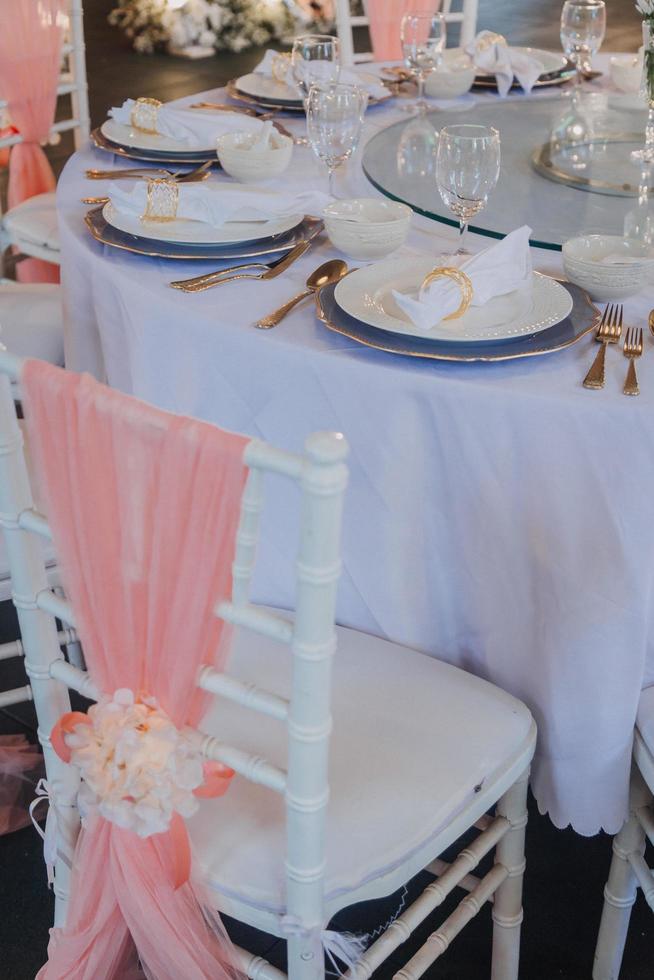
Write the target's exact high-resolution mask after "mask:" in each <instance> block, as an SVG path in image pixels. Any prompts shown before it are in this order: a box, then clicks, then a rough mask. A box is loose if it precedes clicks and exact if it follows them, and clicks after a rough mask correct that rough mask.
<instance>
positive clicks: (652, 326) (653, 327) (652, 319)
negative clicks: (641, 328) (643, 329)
mask: <svg viewBox="0 0 654 980" xmlns="http://www.w3.org/2000/svg"><path fill="white" fill-rule="evenodd" d="M647 322H648V324H649V332H650V333H651V335H652V337H654V310H652V311H651V312H650V315H649V318H648V320H647Z"/></svg>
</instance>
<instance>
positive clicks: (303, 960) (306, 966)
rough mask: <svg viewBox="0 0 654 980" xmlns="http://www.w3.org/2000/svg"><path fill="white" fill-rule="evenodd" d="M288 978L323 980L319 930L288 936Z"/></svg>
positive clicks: (323, 953) (322, 954)
mask: <svg viewBox="0 0 654 980" xmlns="http://www.w3.org/2000/svg"><path fill="white" fill-rule="evenodd" d="M287 951H288V980H325V952H324V949H323V945H322V939H321V937H320V931H319V930H316V931H315V932H313V933H312V934H300V935H297V936H292V935H291V936H289V937H288V940H287Z"/></svg>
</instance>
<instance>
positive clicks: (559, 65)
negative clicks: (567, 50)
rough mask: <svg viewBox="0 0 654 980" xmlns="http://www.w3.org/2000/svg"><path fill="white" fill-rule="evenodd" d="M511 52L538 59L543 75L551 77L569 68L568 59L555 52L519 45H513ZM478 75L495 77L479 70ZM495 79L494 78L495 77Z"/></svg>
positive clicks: (490, 73) (491, 73)
mask: <svg viewBox="0 0 654 980" xmlns="http://www.w3.org/2000/svg"><path fill="white" fill-rule="evenodd" d="M511 50H512V51H515V52H516V54H525V55H527V56H528V57H530V58H536V60H537V61H540V62H541V64H542V66H543V75H551V74H553V73H554V72H555V71H563V70H564V69H565V68H567V67H568V59H567V58H566V57H565V55H563V54H558V53H557V52H555V51H544V50H543V49H542V48H522V47H519V46H518V45H515V46H514V45H511ZM477 75H479V76H483V75H488V76H493V72H489V71H481V70H480V69H478V70H477ZM493 77H494V76H493Z"/></svg>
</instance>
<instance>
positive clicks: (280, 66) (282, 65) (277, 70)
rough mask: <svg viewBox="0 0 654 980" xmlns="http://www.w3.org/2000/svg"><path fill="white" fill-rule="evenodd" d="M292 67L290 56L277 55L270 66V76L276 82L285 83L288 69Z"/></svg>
mask: <svg viewBox="0 0 654 980" xmlns="http://www.w3.org/2000/svg"><path fill="white" fill-rule="evenodd" d="M290 67H291V55H290V54H276V55H274V57H273V59H272V63H271V65H270V74H271V75H272V77H273V79H274V80H275V81H276V82H285V81H286V76H287V74H288V69H289V68H290Z"/></svg>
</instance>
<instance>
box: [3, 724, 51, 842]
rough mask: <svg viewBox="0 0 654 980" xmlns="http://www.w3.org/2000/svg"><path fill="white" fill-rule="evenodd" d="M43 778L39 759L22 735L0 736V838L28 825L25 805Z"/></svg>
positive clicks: (33, 747) (27, 811)
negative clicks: (1, 835) (0, 835)
mask: <svg viewBox="0 0 654 980" xmlns="http://www.w3.org/2000/svg"><path fill="white" fill-rule="evenodd" d="M42 775H43V756H42V755H41V753H40V751H39V749H38V747H37V746H35V745H31V744H30V743H29V742H28V741H27V739H26V738H25V736H24V735H0V834H10V833H12V832H13V831H14V830H21V829H22V828H23V827H27V826H28V824H29V823H30V814H29V804H30V801H31V799H32V797H33V796H34V788H35V786H36V784H37V782H38V780H39V779H40V778H41V776H42Z"/></svg>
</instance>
